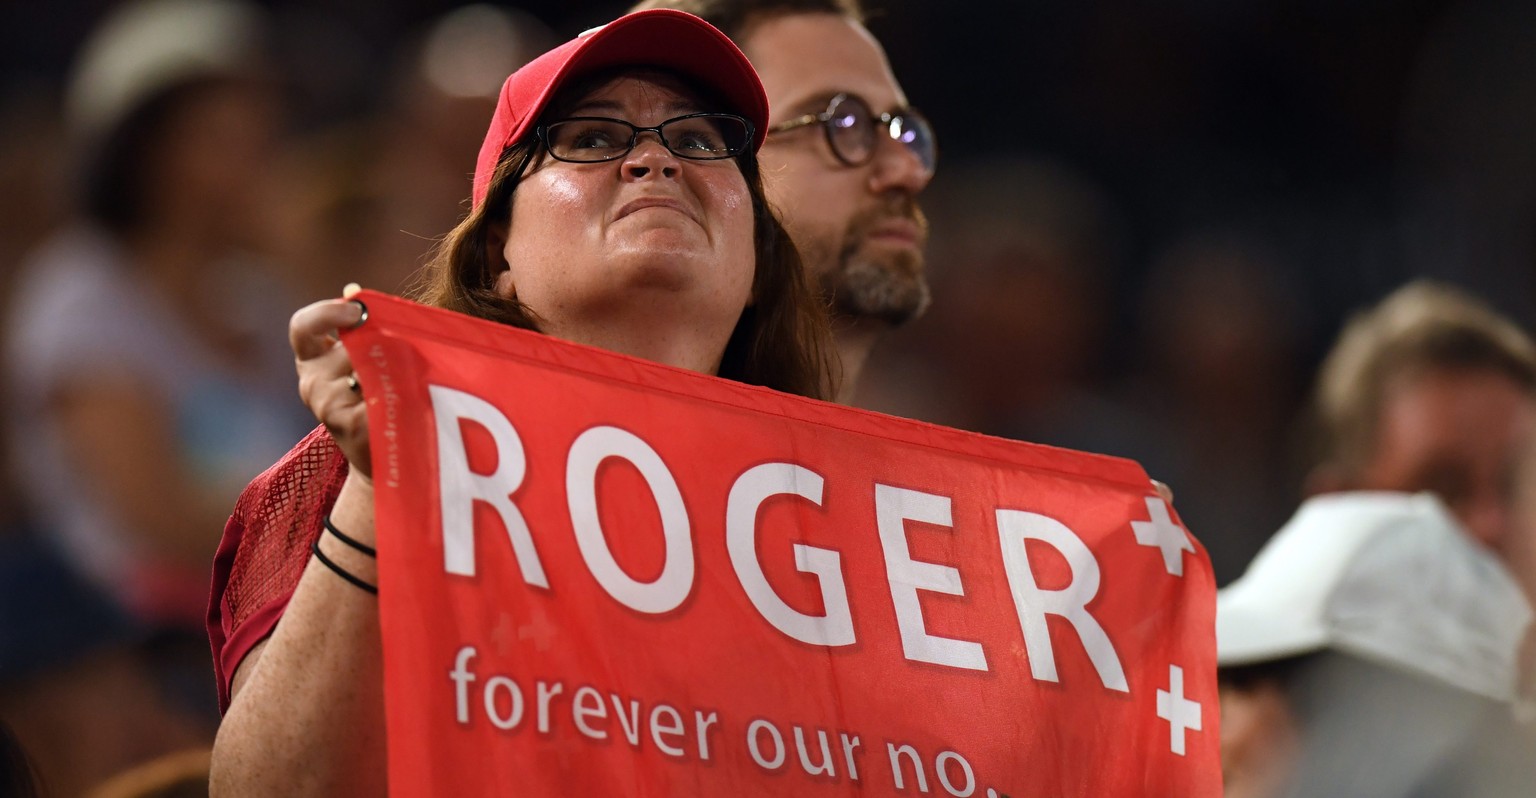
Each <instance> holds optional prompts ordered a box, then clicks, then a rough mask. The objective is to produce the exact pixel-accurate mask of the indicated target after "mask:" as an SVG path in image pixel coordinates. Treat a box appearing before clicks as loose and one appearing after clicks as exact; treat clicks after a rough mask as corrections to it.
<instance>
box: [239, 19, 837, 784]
mask: <svg viewBox="0 0 1536 798" xmlns="http://www.w3.org/2000/svg"><path fill="white" fill-rule="evenodd" d="M722 111H723V112H725V114H727V115H722V113H721V112H722ZM736 115H739V116H736ZM767 118H768V112H767V106H766V101H765V100H764V98H763V94H762V87H761V86H760V84H758V82H757V77H756V74H755V73H754V72H753V71H752V68H751V66H750V65H749V64H748V63H747V62H746V59H745V58H744V57H743V56H742V55H741V53H740V52H739V51H738V50H736V48H735V47H734V45H732V44H731V43H730V42H729V41H728V40H727V39H725V37H724V36H722V35H721V34H720V33H719V32H718V31H716V30H715V29H713V28H711V27H709V26H708V25H707V24H705V23H704V22H702V21H701V20H699V19H698V18H696V17H693V16H691V15H688V14H683V13H680V12H675V11H666V10H657V11H646V12H640V13H636V14H631V15H628V16H626V17H623V18H621V19H620V20H618V21H616V22H614V23H613V24H610V25H608V26H606V27H604V28H602V29H599V30H598V31H596V32H589V33H588V34H584V35H583V36H582V37H579V38H577V39H576V40H574V41H572V42H569V43H567V44H566V45H563V46H562V47H559V48H556V49H555V50H553V51H551V52H550V53H547V54H546V55H544V56H542V57H540V58H539V59H536V60H535V61H533V62H532V63H530V64H529V65H527V66H525V67H523V68H522V69H520V70H519V71H518V72H516V73H514V74H513V75H512V77H510V78H508V80H507V83H506V86H505V87H504V88H503V90H502V93H501V97H500V101H499V103H498V106H497V112H496V115H495V117H494V118H493V120H492V123H491V130H490V132H489V134H488V135H487V138H486V142H485V145H484V146H483V147H482V150H481V155H480V160H479V163H478V166H477V169H476V173H475V182H474V198H473V199H474V202H473V209H472V211H471V213H470V215H469V218H468V219H466V220H465V221H464V222H463V223H462V224H461V225H460V226H459V227H458V228H457V229H456V230H454V231H453V232H452V233H450V234H449V236H448V237H447V239H446V240H445V241H444V242H443V245H442V247H441V249H440V253H439V255H438V257H437V258H436V260H435V261H434V262H433V263H432V264H431V265H430V266H429V267H428V271H427V279H426V282H425V285H424V288H423V289H422V290H421V291H420V292H419V297H418V298H420V299H422V300H423V301H425V302H427V303H429V304H433V305H437V306H440V307H445V308H450V309H454V310H460V311H463V312H465V313H469V314H471V315H476V316H480V317H483V318H488V319H494V320H498V321H502V322H505V323H508V324H513V325H516V326H522V327H529V328H534V329H538V330H541V331H543V332H545V333H548V334H550V335H554V336H557V337H560V338H564V339H567V340H572V341H579V342H582V343H587V344H592V345H596V346H601V347H604V348H607V349H611V350H614V351H618V352H624V353H627V354H631V355H635V356H639V357H645V358H649V359H651V360H655V361H658V362H662V363H667V364H670V365H674V366H680V367H684V368H689V369H693V370H696V371H701V372H705V373H711V374H718V375H720V376H723V377H728V378H731V379H736V380H741V381H744V382H751V383H756V384H761V385H767V386H769V387H773V388H777V389H779V390H786V391H793V392H797V393H801V394H806V395H813V396H821V395H824V394H825V393H826V392H827V389H828V388H829V387H830V386H829V385H828V379H827V376H826V365H825V364H826V360H825V358H824V355H823V352H824V346H825V338H826V329H825V323H824V321H823V320H822V318H821V316H820V315H819V310H818V308H817V305H816V303H815V301H814V300H813V299H812V298H811V295H810V293H809V292H808V289H807V287H806V284H805V281H804V279H803V277H802V275H801V272H800V265H799V259H798V256H797V255H796V254H795V252H794V249H793V246H792V245H791V244H790V243H789V240H788V238H787V237H786V235H785V233H784V231H783V229H782V228H781V227H780V226H779V225H778V223H777V221H776V220H775V219H774V218H773V216H772V214H771V212H770V211H769V210H768V207H767V204H766V202H765V200H764V198H763V194H762V187H761V184H760V180H759V175H758V170H757V164H756V160H755V152H756V149H757V147H758V146H760V145H761V143H762V135H763V133H762V131H763V130H764V129H765V127H766V123H767ZM360 312H361V311H360V309H359V307H358V306H357V305H356V304H355V303H352V302H348V301H345V300H332V301H328V302H321V303H317V304H314V305H311V306H309V307H307V308H304V309H303V310H300V311H299V312H298V313H297V314H295V315H294V317H293V320H292V323H291V325H290V331H289V333H290V339H291V343H292V344H293V349H294V352H295V355H296V356H297V358H298V370H299V384H300V393H301V394H302V395H303V397H304V400H305V402H306V403H307V404H308V405H309V407H310V408H311V409H312V410H313V411H314V412H315V415H316V416H317V417H318V418H319V419H320V420H321V422H322V423H323V425H324V428H325V429H326V430H328V431H329V434H328V435H327V434H326V433H325V432H322V431H320V430H317V431H316V433H313V434H311V436H310V437H309V438H307V439H306V440H305V441H303V442H301V443H300V445H299V446H298V447H296V448H295V450H294V451H293V452H291V453H290V455H289V457H288V458H286V459H285V460H284V461H283V462H282V463H279V464H278V465H277V466H275V467H274V469H272V470H270V471H269V472H268V473H267V474H264V475H263V476H262V477H260V478H258V480H257V481H256V482H255V483H253V484H252V486H251V487H250V488H248V489H247V491H246V495H245V496H243V497H242V498H241V502H240V504H239V505H238V506H237V507H236V511H235V515H234V516H233V517H232V518H231V520H230V524H229V526H228V527H227V528H226V531H225V540H224V542H223V544H222V545H221V547H220V554H219V557H218V560H217V561H216V564H215V586H214V597H213V606H212V607H211V609H210V628H209V631H210V636H211V637H212V638H213V642H214V649H215V659H216V661H217V669H218V670H219V678H220V690H221V698H222V699H223V700H224V701H225V702H226V705H227V707H228V711H227V714H226V716H225V720H224V725H223V727H222V728H221V730H220V733H219V740H218V744H217V746H216V748H215V755H214V765H213V771H214V772H213V786H214V789H215V792H216V793H217V794H220V795H245V794H252V795H256V794H259V795H302V794H327V795H329V794H342V793H344V794H348V795H352V794H377V793H381V792H382V791H383V788H384V776H385V769H384V762H383V759H384V754H383V752H384V740H383V732H382V729H383V707H382V700H381V699H382V695H381V690H382V688H381V684H382V680H381V675H380V663H379V659H380V643H379V625H378V605H377V602H376V600H375V599H374V597H373V596H372V595H370V594H369V592H368V589H369V588H371V587H372V586H373V585H374V584H376V577H377V568H376V564H375V563H374V561H373V559H372V557H371V555H369V554H365V553H364V552H363V551H362V550H360V549H359V548H356V547H353V546H349V545H347V544H346V542H345V540H344V537H343V536H345V538H353V539H355V540H356V541H357V542H359V543H361V544H363V546H365V547H371V546H372V544H373V488H372V483H371V481H370V480H369V478H368V474H367V468H368V462H369V459H368V441H367V429H366V418H365V414H364V409H363V403H362V400H361V397H360V396H359V395H358V393H357V392H356V390H355V385H356V383H355V380H354V379H353V377H352V369H351V365H350V360H349V359H348V357H347V353H346V350H345V349H343V348H342V347H341V346H340V345H338V344H337V343H336V342H335V339H334V337H333V334H334V331H335V330H337V329H339V328H342V327H345V326H348V325H352V324H356V323H358V322H359V321H360ZM343 455H344V457H343ZM327 513H328V514H329V517H328V519H326V522H327V523H326V526H325V528H326V529H327V530H329V531H327V532H326V533H325V534H321V531H320V530H321V528H322V518H323V517H324V516H326V515H327ZM312 542H313V543H312ZM311 545H314V546H315V547H316V550H317V551H318V552H320V554H321V555H323V556H322V557H320V558H311V557H310V556H309V552H310V546H311ZM327 561H328V562H327ZM279 618H280V619H281V620H280V622H279ZM269 634H270V637H268V635H269Z"/></svg>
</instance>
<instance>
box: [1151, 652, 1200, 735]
mask: <svg viewBox="0 0 1536 798" xmlns="http://www.w3.org/2000/svg"><path fill="white" fill-rule="evenodd" d="M1157 716H1158V717H1159V718H1162V719H1163V720H1166V721H1168V747H1169V749H1170V750H1172V751H1173V752H1174V753H1175V754H1178V755H1179V756H1183V755H1184V732H1185V731H1187V730H1193V731H1200V704H1199V703H1198V702H1195V701H1190V700H1188V699H1186V698H1185V697H1184V669H1183V668H1180V667H1179V666H1177V665H1169V666H1168V689H1167V690H1158V691H1157Z"/></svg>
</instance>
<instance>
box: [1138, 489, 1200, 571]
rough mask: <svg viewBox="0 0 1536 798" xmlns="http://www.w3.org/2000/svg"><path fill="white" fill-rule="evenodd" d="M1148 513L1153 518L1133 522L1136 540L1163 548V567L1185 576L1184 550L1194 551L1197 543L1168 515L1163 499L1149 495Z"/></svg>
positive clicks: (1142, 543)
mask: <svg viewBox="0 0 1536 798" xmlns="http://www.w3.org/2000/svg"><path fill="white" fill-rule="evenodd" d="M1147 515H1148V517H1150V518H1151V519H1152V520H1150V521H1132V522H1131V531H1132V532H1135V533H1136V542H1137V543H1140V544H1141V545H1143V546H1156V547H1157V548H1158V549H1160V550H1162V552H1163V567H1164V568H1167V569H1168V573H1170V574H1173V575H1174V576H1183V575H1184V552H1186V551H1187V552H1191V553H1193V552H1194V550H1195V544H1193V543H1190V542H1189V535H1186V534H1184V528H1183V527H1181V526H1179V525H1178V524H1175V523H1174V522H1173V519H1172V518H1169V517H1168V505H1167V504H1164V503H1163V500H1162V499H1159V498H1156V497H1153V496H1149V497H1147Z"/></svg>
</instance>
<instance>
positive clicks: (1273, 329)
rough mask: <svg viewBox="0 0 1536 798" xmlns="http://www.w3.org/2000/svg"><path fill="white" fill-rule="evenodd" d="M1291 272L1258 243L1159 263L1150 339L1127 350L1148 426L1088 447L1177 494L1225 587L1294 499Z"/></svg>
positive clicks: (1128, 390) (1206, 247) (1131, 405)
mask: <svg viewBox="0 0 1536 798" xmlns="http://www.w3.org/2000/svg"><path fill="white" fill-rule="evenodd" d="M1282 271H1283V264H1282V262H1281V261H1280V259H1279V258H1278V256H1276V255H1274V254H1273V253H1272V251H1271V250H1269V249H1268V248H1267V247H1266V246H1264V244H1263V243H1262V242H1261V241H1259V240H1257V239H1256V238H1254V237H1252V236H1250V235H1244V234H1239V233H1233V232H1227V233H1221V234H1216V233H1204V234H1196V235H1189V236H1186V237H1184V238H1182V239H1180V240H1177V241H1176V242H1174V244H1173V245H1171V246H1170V247H1169V248H1168V249H1167V250H1166V251H1165V252H1164V253H1163V254H1162V255H1161V256H1159V257H1158V258H1157V259H1156V260H1155V261H1154V263H1153V268H1152V272H1151V274H1150V276H1149V279H1148V283H1147V286H1146V288H1145V290H1144V293H1143V295H1142V297H1141V327H1140V329H1141V335H1140V336H1139V338H1138V339H1137V340H1136V341H1135V343H1134V344H1133V345H1132V346H1131V347H1128V348H1129V349H1130V354H1131V355H1132V356H1133V357H1134V358H1135V364H1134V366H1133V367H1132V368H1131V369H1129V371H1130V373H1131V377H1132V379H1131V382H1130V383H1128V385H1127V386H1126V387H1125V388H1124V389H1123V391H1122V396H1123V402H1124V403H1125V406H1126V408H1127V411H1128V412H1129V413H1130V414H1131V415H1132V417H1133V418H1136V419H1137V420H1138V422H1139V423H1137V424H1135V425H1134V426H1132V427H1129V428H1126V429H1125V430H1123V431H1122V432H1121V435H1120V438H1119V439H1118V440H1116V439H1107V438H1105V437H1104V432H1106V431H1101V432H1100V434H1099V437H1098V438H1097V439H1092V438H1090V439H1088V446H1087V448H1091V449H1094V450H1096V451H1103V452H1107V453H1109V454H1118V455H1122V456H1127V457H1131V458H1133V459H1136V460H1138V461H1140V462H1141V463H1142V464H1143V465H1144V466H1146V468H1147V470H1148V471H1150V472H1151V473H1152V474H1154V475H1155V476H1156V477H1157V478H1158V479H1161V480H1163V481H1165V482H1167V483H1168V484H1169V485H1171V486H1172V487H1173V489H1174V491H1175V493H1176V494H1177V496H1178V498H1179V512H1180V515H1181V516H1182V517H1183V520H1184V521H1185V522H1186V523H1188V524H1189V527H1190V529H1191V530H1193V531H1194V532H1195V533H1196V534H1197V535H1199V536H1200V538H1201V540H1202V541H1203V542H1204V543H1205V545H1206V547H1207V548H1208V549H1209V551H1210V554H1211V561H1212V564H1213V566H1214V567H1215V571H1216V578H1217V582H1218V583H1224V582H1228V581H1230V580H1231V579H1232V578H1234V577H1235V576H1236V575H1237V574H1238V573H1239V572H1240V571H1241V569H1242V567H1243V566H1244V565H1245V564H1246V563H1247V562H1248V561H1249V560H1250V559H1251V558H1252V556H1253V553H1254V552H1256V551H1257V550H1258V548H1259V546H1260V545H1262V544H1263V542H1264V540H1265V539H1266V538H1267V537H1268V536H1269V535H1270V533H1271V532H1272V531H1273V530H1274V529H1276V528H1278V527H1279V525H1280V524H1281V522H1283V521H1284V520H1285V517H1286V514H1287V512H1289V510H1290V508H1291V507H1292V506H1293V505H1294V502H1295V497H1296V495H1297V485H1298V483H1299V479H1298V478H1297V476H1296V474H1295V471H1296V469H1295V468H1294V465H1295V464H1294V457H1293V456H1291V454H1292V451H1291V450H1292V449H1293V447H1292V446H1291V445H1290V444H1289V441H1290V439H1291V437H1292V435H1291V433H1292V426H1291V425H1292V419H1293V417H1294V415H1295V408H1296V406H1297V404H1298V403H1299V397H1300V393H1301V388H1300V387H1299V386H1300V384H1301V382H1302V380H1301V377H1300V371H1301V364H1300V354H1299V349H1300V340H1299V339H1300V332H1299V326H1300V325H1299V323H1298V320H1297V314H1296V310H1295V306H1296V303H1295V302H1294V301H1293V300H1292V298H1291V297H1290V295H1289V293H1288V291H1287V288H1286V285H1285V283H1283V282H1282V281H1280V280H1279V279H1278V278H1277V277H1276V275H1277V274H1278V273H1281V272H1282ZM1077 445H1080V446H1081V445H1083V443H1081V442H1080V443H1078V444H1077Z"/></svg>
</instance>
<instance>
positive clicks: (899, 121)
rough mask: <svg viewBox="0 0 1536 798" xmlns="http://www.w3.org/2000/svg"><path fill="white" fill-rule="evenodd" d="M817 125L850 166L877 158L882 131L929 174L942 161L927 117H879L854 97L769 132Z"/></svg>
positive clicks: (907, 114)
mask: <svg viewBox="0 0 1536 798" xmlns="http://www.w3.org/2000/svg"><path fill="white" fill-rule="evenodd" d="M815 124H820V125H821V129H822V131H823V132H825V133H826V135H827V144H829V145H831V147H832V154H833V155H835V156H837V159H838V160H839V161H842V162H843V163H845V164H847V165H849V166H862V165H864V164H867V163H869V161H870V159H872V158H874V157H875V147H876V144H877V143H878V139H877V136H878V134H879V133H880V132H882V131H883V132H884V133H885V135H887V136H890V137H891V138H892V139H894V140H895V141H898V142H901V143H902V144H903V145H905V146H906V148H907V149H908V150H910V151H911V152H912V154H913V155H916V156H917V160H918V162H919V163H921V164H922V166H923V170H924V171H925V172H927V173H928V174H932V173H933V167H934V163H935V162H936V161H937V160H938V148H937V146H936V145H935V143H934V139H933V126H932V125H930V124H929V123H928V119H927V117H925V116H923V115H922V114H921V113H918V111H917V110H916V109H913V108H907V109H905V110H903V111H902V112H901V113H897V114H879V115H876V114H875V112H874V111H871V110H870V109H869V105H868V104H867V103H865V102H864V101H863V100H861V99H859V98H858V97H855V96H853V95H851V94H839V95H837V96H836V97H833V98H832V101H831V102H830V103H828V104H827V110H825V111H822V112H821V113H819V114H806V115H805V116H801V117H796V118H794V119H790V120H787V121H785V122H780V123H779V124H777V125H774V126H773V127H771V128H768V132H769V133H782V132H784V131H786V130H793V129H795V128H797V127H805V126H806V125H815Z"/></svg>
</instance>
